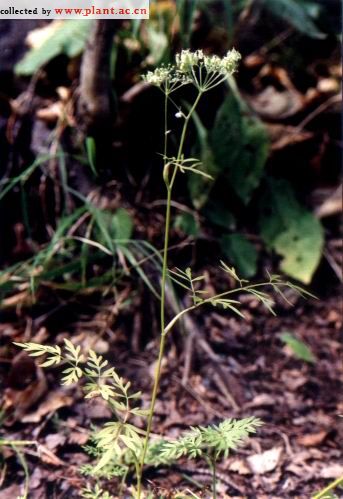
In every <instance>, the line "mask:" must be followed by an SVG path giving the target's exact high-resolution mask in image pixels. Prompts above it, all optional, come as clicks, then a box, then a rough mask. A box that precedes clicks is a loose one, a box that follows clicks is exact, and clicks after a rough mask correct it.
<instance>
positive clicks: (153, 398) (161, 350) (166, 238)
mask: <svg viewBox="0 0 343 499" xmlns="http://www.w3.org/2000/svg"><path fill="white" fill-rule="evenodd" d="M201 95H202V91H199V93H198V95H197V97H196V99H195V101H194V103H193V106H192V107H191V109H190V111H189V112H188V114H187V116H186V118H185V121H184V124H183V128H182V132H181V137H180V144H179V149H178V153H177V158H176V165H177V164H178V161H180V159H181V157H182V151H183V147H184V143H185V139H186V133H187V129H188V124H189V120H190V118H191V116H192V113H193V111H194V110H195V108H196V106H197V105H198V102H199V100H200V98H201ZM166 111H167V106H165V113H166ZM166 123H167V121H166V119H165V126H166ZM166 132H167V130H165V133H166ZM165 149H166V142H165ZM165 156H166V155H165ZM164 161H165V163H166V161H167V159H166V157H165V160H164ZM164 166H166V165H164ZM177 170H178V167H177V166H175V167H174V171H173V173H172V175H171V179H170V180H169V179H167V178H166V177H167V176H166V177H165V183H166V187H167V206H166V215H165V229H164V249H163V264H162V282H161V308H160V320H161V336H160V345H159V352H158V358H157V364H156V369H155V375H154V385H153V389H152V394H151V404H150V411H149V415H148V421H147V429H146V436H145V440H144V445H143V450H142V455H141V459H140V463H139V470H138V473H137V499H140V497H141V493H142V490H141V489H142V472H143V466H144V460H145V456H146V453H147V450H148V444H149V437H150V433H151V427H152V420H153V417H154V411H155V404H156V399H157V392H158V388H159V384H160V377H161V367H162V359H163V356H164V350H165V342H166V331H165V298H166V282H167V270H168V248H169V231H170V212H171V201H172V190H173V185H174V182H175V178H176V174H177Z"/></svg>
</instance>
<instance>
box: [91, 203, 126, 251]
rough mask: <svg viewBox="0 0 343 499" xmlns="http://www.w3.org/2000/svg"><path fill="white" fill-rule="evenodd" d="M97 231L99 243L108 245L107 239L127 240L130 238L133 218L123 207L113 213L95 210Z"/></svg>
mask: <svg viewBox="0 0 343 499" xmlns="http://www.w3.org/2000/svg"><path fill="white" fill-rule="evenodd" d="M96 222H97V228H98V229H99V230H98V231H97V232H99V234H98V240H99V242H100V243H103V244H107V245H109V241H113V240H127V239H130V238H131V235H132V231H133V220H132V217H131V215H130V214H129V212H128V211H127V210H125V209H124V208H118V209H117V211H116V212H115V213H112V212H110V211H108V210H103V211H101V210H97V217H96Z"/></svg>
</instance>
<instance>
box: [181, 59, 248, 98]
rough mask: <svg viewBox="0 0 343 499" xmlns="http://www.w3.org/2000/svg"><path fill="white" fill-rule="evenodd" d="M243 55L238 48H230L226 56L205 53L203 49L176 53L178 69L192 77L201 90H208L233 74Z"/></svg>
mask: <svg viewBox="0 0 343 499" xmlns="http://www.w3.org/2000/svg"><path fill="white" fill-rule="evenodd" d="M240 58H241V56H240V54H239V52H237V50H235V49H232V50H229V51H228V52H227V54H226V56H225V57H219V56H217V55H205V54H204V53H203V52H202V50H197V51H196V52H190V51H189V50H183V51H182V52H181V53H180V54H177V55H176V69H177V70H178V71H179V73H180V74H183V75H185V76H187V77H188V78H190V80H191V82H192V83H193V85H195V86H196V87H197V88H198V89H199V91H201V92H207V91H208V90H211V89H212V88H214V87H216V86H217V85H219V84H220V83H223V81H225V80H226V78H228V77H229V76H231V75H232V74H233V73H234V72H235V71H236V68H237V64H238V62H239V60H240Z"/></svg>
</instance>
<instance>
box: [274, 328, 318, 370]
mask: <svg viewBox="0 0 343 499" xmlns="http://www.w3.org/2000/svg"><path fill="white" fill-rule="evenodd" d="M280 338H281V340H282V341H283V342H284V343H285V344H286V345H287V346H288V347H289V348H290V349H291V350H292V352H293V354H294V355H295V357H297V358H298V359H301V360H304V361H305V362H309V363H311V364H314V363H315V362H316V358H315V356H314V355H313V353H312V352H311V349H310V348H309V347H308V346H307V345H306V344H305V343H304V342H303V341H300V340H298V339H297V338H296V337H295V336H294V335H293V334H291V333H286V332H285V333H282V334H281V336H280Z"/></svg>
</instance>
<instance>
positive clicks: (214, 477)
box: [211, 458, 217, 499]
mask: <svg viewBox="0 0 343 499" xmlns="http://www.w3.org/2000/svg"><path fill="white" fill-rule="evenodd" d="M216 464H217V463H216V460H215V458H212V459H211V467H212V493H213V499H217V466H216Z"/></svg>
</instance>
